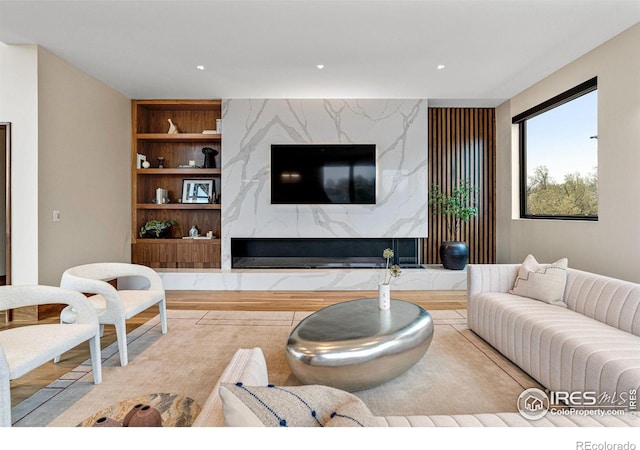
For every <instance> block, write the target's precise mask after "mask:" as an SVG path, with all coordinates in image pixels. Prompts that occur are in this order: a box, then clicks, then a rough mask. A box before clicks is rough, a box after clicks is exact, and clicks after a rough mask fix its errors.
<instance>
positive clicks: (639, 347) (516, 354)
mask: <svg viewBox="0 0 640 450" xmlns="http://www.w3.org/2000/svg"><path fill="white" fill-rule="evenodd" d="M519 267H520V265H519V264H479V265H469V266H468V268H467V276H468V281H467V294H468V295H467V297H468V298H467V321H468V326H469V328H470V329H471V330H472V331H474V332H475V333H476V334H477V335H479V336H480V337H481V338H483V339H484V340H485V341H487V342H488V343H489V344H490V345H491V346H493V347H494V348H496V349H497V350H498V351H499V352H501V353H502V354H503V355H504V356H506V357H507V358H509V359H510V360H511V361H512V362H514V363H515V364H517V365H518V366H519V367H520V368H521V369H522V370H524V371H525V372H527V373H528V374H529V375H530V376H532V377H533V378H535V379H536V380H537V381H538V382H539V383H540V384H542V385H543V386H544V387H546V388H548V389H549V390H551V391H555V392H580V393H584V392H593V393H597V394H596V395H598V396H600V395H605V396H606V395H609V396H611V397H612V398H613V397H614V396H616V395H618V396H619V395H620V394H621V393H624V395H629V393H630V392H631V391H635V392H636V393H637V392H638V390H640V285H639V284H635V283H630V282H626V281H622V280H618V279H614V278H610V277H605V276H602V275H596V274H593V273H588V272H583V271H579V270H575V269H571V268H568V269H567V278H566V280H567V281H566V287H565V290H564V302H565V303H566V306H567V307H566V308H564V307H559V306H554V305H550V304H548V303H544V302H541V301H538V300H533V299H530V298H525V297H520V296H517V295H512V294H509V293H508V291H509V290H510V289H511V288H512V287H513V285H514V281H515V279H516V276H517V274H518V270H519Z"/></svg>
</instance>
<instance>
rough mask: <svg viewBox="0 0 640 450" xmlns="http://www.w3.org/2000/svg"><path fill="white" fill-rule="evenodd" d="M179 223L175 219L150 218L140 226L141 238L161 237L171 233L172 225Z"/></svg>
mask: <svg viewBox="0 0 640 450" xmlns="http://www.w3.org/2000/svg"><path fill="white" fill-rule="evenodd" d="M174 225H178V222H176V221H175V220H168V221H166V220H150V221H148V222H147V223H145V224H144V226H143V227H142V228H140V233H139V234H140V237H141V238H152V239H161V238H165V237H169V236H170V235H171V227H172V226H174Z"/></svg>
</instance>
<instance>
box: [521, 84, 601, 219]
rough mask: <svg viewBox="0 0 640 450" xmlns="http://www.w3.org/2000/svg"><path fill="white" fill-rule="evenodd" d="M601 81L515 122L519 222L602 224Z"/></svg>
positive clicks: (553, 100) (531, 111)
mask: <svg viewBox="0 0 640 450" xmlns="http://www.w3.org/2000/svg"><path fill="white" fill-rule="evenodd" d="M597 95H598V91H597V78H593V79H591V80H589V81H586V82H584V83H582V84H580V85H578V86H576V87H574V88H573V89H569V90H568V91H566V92H563V93H562V94H560V95H557V96H556V97H554V98H552V99H550V100H547V101H546V102H544V103H541V104H540V105H538V106H535V107H533V108H531V109H529V110H528V111H525V112H523V113H522V114H519V115H517V116H516V117H514V118H513V123H514V124H518V126H519V133H520V217H523V218H528V219H581V220H598V96H597Z"/></svg>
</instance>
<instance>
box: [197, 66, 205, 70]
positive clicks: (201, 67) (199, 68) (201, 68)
mask: <svg viewBox="0 0 640 450" xmlns="http://www.w3.org/2000/svg"><path fill="white" fill-rule="evenodd" d="M196 69H198V70H204V66H196Z"/></svg>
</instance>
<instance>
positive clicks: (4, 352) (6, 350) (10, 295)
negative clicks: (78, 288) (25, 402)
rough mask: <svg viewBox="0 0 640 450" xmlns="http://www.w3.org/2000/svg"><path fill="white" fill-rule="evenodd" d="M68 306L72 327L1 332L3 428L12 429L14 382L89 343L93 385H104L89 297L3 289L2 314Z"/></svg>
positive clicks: (0, 412) (30, 327)
mask: <svg viewBox="0 0 640 450" xmlns="http://www.w3.org/2000/svg"><path fill="white" fill-rule="evenodd" d="M60 303H62V304H66V305H70V306H71V307H73V308H74V310H75V312H76V319H77V320H75V321H74V323H73V325H67V324H57V323H37V324H33V325H23V326H19V327H15V328H9V329H5V330H1V331H0V426H3V427H10V426H11V380H15V379H16V378H19V377H21V376H23V375H24V374H26V373H28V372H30V371H32V370H33V369H35V368H37V367H40V366H41V365H43V364H44V363H46V362H47V361H51V359H52V358H55V357H56V355H59V354H60V352H66V351H69V350H71V349H73V348H74V347H76V346H77V345H80V344H81V343H83V342H85V341H89V351H90V353H91V365H92V367H93V382H94V383H95V384H100V383H101V381H102V363H101V360H100V331H99V326H98V317H97V315H96V311H95V309H94V308H93V307H92V306H91V304H90V303H89V302H88V301H87V299H86V297H85V296H83V295H81V294H79V293H77V292H75V291H71V290H66V289H60V288H59V287H54V286H2V287H0V310H6V309H13V308H21V307H24V306H35V305H47V304H60Z"/></svg>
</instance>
